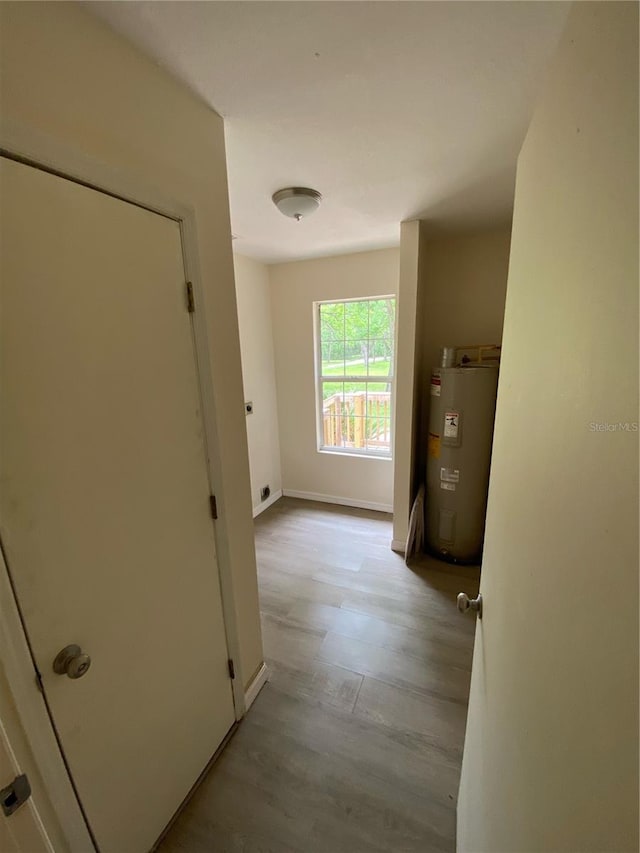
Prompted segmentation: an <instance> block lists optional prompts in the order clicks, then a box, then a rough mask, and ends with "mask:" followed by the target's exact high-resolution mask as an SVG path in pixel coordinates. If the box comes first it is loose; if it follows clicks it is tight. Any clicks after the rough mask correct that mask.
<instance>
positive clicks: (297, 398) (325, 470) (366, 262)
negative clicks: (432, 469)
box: [269, 223, 398, 511]
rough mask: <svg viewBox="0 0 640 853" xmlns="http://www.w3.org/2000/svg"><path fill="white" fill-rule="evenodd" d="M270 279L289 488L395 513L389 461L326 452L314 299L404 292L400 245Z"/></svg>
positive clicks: (294, 266) (296, 267)
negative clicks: (319, 430) (321, 445)
mask: <svg viewBox="0 0 640 853" xmlns="http://www.w3.org/2000/svg"><path fill="white" fill-rule="evenodd" d="M294 227H295V223H294ZM269 277H270V283H271V311H272V319H273V335H274V347H275V363H276V381H277V389H278V418H279V422H280V449H281V457H282V483H283V488H284V490H285V493H286V492H300V493H305V494H307V495H309V496H311V495H320V496H324V497H333V498H339V499H341V500H345V501H353V502H355V503H364V504H370V505H372V506H374V507H375V508H379V509H382V508H385V509H387V511H389V510H390V509H391V505H392V500H393V499H392V491H393V483H392V480H393V465H392V463H391V462H390V461H389V460H387V459H370V458H357V457H355V456H345V455H341V454H332V453H319V452H318V449H317V437H316V397H315V373H314V351H313V303H314V302H315V301H320V300H323V299H348V298H350V297H356V296H377V295H383V294H389V293H396V291H397V288H398V250H397V249H383V250H380V251H375V252H362V253H358V254H353V255H340V256H336V257H331V258H319V259H316V260H310V261H297V262H294V263H288V264H275V265H273V266H271V267H269Z"/></svg>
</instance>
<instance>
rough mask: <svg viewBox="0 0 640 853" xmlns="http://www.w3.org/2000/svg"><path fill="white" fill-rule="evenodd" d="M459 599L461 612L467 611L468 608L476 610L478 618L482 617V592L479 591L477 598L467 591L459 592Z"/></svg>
mask: <svg viewBox="0 0 640 853" xmlns="http://www.w3.org/2000/svg"><path fill="white" fill-rule="evenodd" d="M457 601H458V610H459V611H460V613H466V612H467V610H475V612H476V613H477V614H478V619H482V595H481V594H480V593H478V597H477V598H469V596H468V595H467V593H466V592H459V593H458V599H457Z"/></svg>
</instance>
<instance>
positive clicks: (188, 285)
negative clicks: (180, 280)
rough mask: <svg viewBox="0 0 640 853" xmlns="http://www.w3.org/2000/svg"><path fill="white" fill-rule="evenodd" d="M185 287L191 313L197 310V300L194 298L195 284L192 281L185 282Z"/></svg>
mask: <svg viewBox="0 0 640 853" xmlns="http://www.w3.org/2000/svg"><path fill="white" fill-rule="evenodd" d="M185 289H186V291H187V311H188V312H189V314H193V312H194V311H195V310H196V301H195V299H194V298H193V285H192V284H191V282H190V281H187V282H186V283H185Z"/></svg>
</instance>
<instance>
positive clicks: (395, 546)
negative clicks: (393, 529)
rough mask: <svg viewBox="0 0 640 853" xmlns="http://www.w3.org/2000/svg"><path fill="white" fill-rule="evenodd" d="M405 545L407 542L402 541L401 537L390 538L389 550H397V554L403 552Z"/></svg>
mask: <svg viewBox="0 0 640 853" xmlns="http://www.w3.org/2000/svg"><path fill="white" fill-rule="evenodd" d="M406 547H407V543H406V542H404V541H402V540H401V539H392V540H391V550H392V551H397V552H398V554H404V552H405V548H406Z"/></svg>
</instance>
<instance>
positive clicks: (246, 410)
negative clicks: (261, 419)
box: [244, 400, 253, 415]
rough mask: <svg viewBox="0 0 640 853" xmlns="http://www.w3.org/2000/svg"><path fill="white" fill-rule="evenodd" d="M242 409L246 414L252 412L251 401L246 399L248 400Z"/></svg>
mask: <svg viewBox="0 0 640 853" xmlns="http://www.w3.org/2000/svg"><path fill="white" fill-rule="evenodd" d="M244 410H245V412H246V413H247V414H248V415H252V414H253V403H252V402H251V400H248V401H247V402H246V403H245V404H244Z"/></svg>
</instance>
